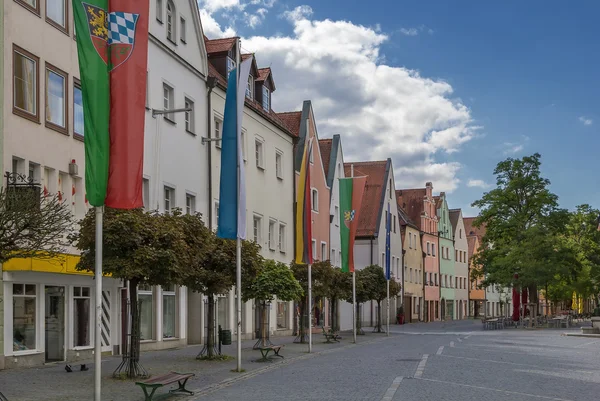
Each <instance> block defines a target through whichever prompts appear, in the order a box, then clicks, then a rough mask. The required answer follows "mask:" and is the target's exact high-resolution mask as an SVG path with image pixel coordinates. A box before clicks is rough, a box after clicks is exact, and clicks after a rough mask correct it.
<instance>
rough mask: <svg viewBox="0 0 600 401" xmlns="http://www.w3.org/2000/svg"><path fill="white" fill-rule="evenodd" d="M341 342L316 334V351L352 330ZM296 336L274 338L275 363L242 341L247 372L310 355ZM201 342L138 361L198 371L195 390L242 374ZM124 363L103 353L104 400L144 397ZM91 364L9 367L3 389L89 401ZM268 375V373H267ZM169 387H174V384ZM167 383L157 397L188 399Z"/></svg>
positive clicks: (230, 350)
mask: <svg viewBox="0 0 600 401" xmlns="http://www.w3.org/2000/svg"><path fill="white" fill-rule="evenodd" d="M365 333H366V335H364V336H358V337H357V343H358V344H360V343H364V342H367V341H371V340H375V339H378V338H383V337H385V334H375V333H371V331H370V330H365ZM342 337H343V338H342V340H341V341H340V343H332V344H326V343H325V341H324V338H323V336H322V335H321V334H313V353H317V352H321V351H326V350H329V349H336V348H340V347H344V346H348V345H350V344H352V333H343V334H342ZM294 338H295V337H291V336H290V337H272V338H271V341H272V342H273V343H274V344H277V345H284V348H283V350H282V351H281V354H282V355H283V356H284V357H285V360H281V359H280V358H275V359H274V360H273V362H269V363H258V362H254V361H255V360H257V359H259V358H260V351H258V350H253V349H252V346H253V345H254V344H255V343H256V340H247V341H243V342H242V368H243V369H245V370H246V372H251V371H253V370H256V369H261V368H264V367H265V366H268V365H273V364H279V363H283V362H285V361H289V360H290V359H293V358H297V357H300V356H303V355H306V354H307V350H308V344H294V343H293V341H294ZM235 346H236V344H235V342H234V343H233V344H232V345H228V346H223V348H222V352H223V354H225V355H229V356H235V354H236V349H235ZM202 347H203V346H202V345H191V346H187V347H185V348H179V349H172V350H162V351H150V352H144V353H142V356H141V358H140V362H141V364H142V366H143V367H144V368H145V369H146V370H147V371H148V373H149V374H150V375H159V374H163V373H167V372H169V371H177V372H186V373H187V372H190V373H195V374H196V376H195V377H193V378H191V379H190V380H189V382H188V384H187V388H188V389H190V390H192V391H194V390H198V389H201V388H204V387H206V386H209V385H213V384H217V383H220V382H222V381H223V380H227V379H232V378H236V377H238V376H239V375H240V374H239V373H234V372H231V370H232V369H235V368H236V365H237V363H236V360H235V359H232V360H230V361H210V362H209V361H199V360H196V355H197V354H198V353H199V352H200V350H201V349H202ZM120 362H121V357H120V356H110V357H104V358H103V359H102V378H103V380H102V400H106V401H141V400H143V399H144V396H143V392H142V390H141V388H140V387H139V386H136V385H135V383H134V381H129V380H118V379H113V378H112V372H113V371H114V370H115V369H116V368H117V366H118V365H119V363H120ZM87 366H88V367H89V368H90V369H89V370H88V371H86V372H80V371H79V365H72V367H73V369H74V371H73V372H72V373H67V372H66V371H65V363H60V364H49V365H46V366H43V367H38V368H27V369H11V370H4V371H1V372H0V392H2V393H3V394H4V395H5V396H6V397H7V398H8V400H9V401H25V400H27V401H29V400H32V401H33V400H36V401H38V400H53V401H55V400H61V401H86V400H92V399H93V392H94V365H93V361H87ZM265 374H269V373H268V372H266V373H265ZM171 388H174V387H173V386H171ZM167 393H168V388H163V389H160V390H158V391H157V393H156V394H157V396H155V399H157V400H165V399H171V400H173V399H182V400H183V399H185V397H179V396H168V395H167Z"/></svg>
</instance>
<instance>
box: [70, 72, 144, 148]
mask: <svg viewBox="0 0 600 401" xmlns="http://www.w3.org/2000/svg"><path fill="white" fill-rule="evenodd" d="M73 81H74V82H73V100H72V103H73V135H74V136H79V137H81V138H83V137H84V134H85V121H84V117H83V91H82V89H81V83H80V82H79V80H77V78H74V79H73ZM76 91H79V93H80V94H81V96H80V97H81V104H77V103H75V98H76V96H75V92H76ZM146 102H148V96H147V93H146ZM146 105H147V104H146ZM77 108H80V110H79V111H76V109H77ZM78 114H80V115H81V119H80V120H78V119H77V117H78ZM79 124H81V128H79V127H78V125H79ZM80 131H81V132H80Z"/></svg>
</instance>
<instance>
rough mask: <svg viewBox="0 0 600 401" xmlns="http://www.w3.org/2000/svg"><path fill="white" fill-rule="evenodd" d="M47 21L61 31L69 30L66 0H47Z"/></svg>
mask: <svg viewBox="0 0 600 401" xmlns="http://www.w3.org/2000/svg"><path fill="white" fill-rule="evenodd" d="M46 21H48V22H49V23H50V25H53V26H55V27H57V28H58V29H60V30H61V31H63V32H68V26H67V2H66V0H46Z"/></svg>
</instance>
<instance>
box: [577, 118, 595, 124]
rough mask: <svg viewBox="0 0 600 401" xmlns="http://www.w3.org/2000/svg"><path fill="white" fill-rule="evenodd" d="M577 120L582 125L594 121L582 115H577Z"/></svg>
mask: <svg viewBox="0 0 600 401" xmlns="http://www.w3.org/2000/svg"><path fill="white" fill-rule="evenodd" d="M579 121H580V122H581V123H582V124H583V125H592V124H593V123H594V120H592V119H591V118H585V117H584V116H581V117H579Z"/></svg>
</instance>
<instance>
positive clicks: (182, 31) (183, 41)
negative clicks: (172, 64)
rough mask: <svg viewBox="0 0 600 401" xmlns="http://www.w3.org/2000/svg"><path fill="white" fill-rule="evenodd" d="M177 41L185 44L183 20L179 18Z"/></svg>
mask: <svg viewBox="0 0 600 401" xmlns="http://www.w3.org/2000/svg"><path fill="white" fill-rule="evenodd" d="M179 39H180V40H181V42H182V43H185V19H184V18H183V17H180V18H179Z"/></svg>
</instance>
